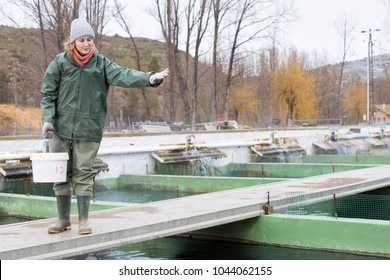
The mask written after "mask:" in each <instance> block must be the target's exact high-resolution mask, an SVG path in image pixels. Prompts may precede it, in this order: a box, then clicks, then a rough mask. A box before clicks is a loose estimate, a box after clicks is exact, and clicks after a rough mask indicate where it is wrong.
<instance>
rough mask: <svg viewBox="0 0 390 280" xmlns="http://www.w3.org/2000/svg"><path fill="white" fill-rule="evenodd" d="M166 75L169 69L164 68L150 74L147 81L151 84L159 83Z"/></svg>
mask: <svg viewBox="0 0 390 280" xmlns="http://www.w3.org/2000/svg"><path fill="white" fill-rule="evenodd" d="M168 76H169V69H168V68H166V69H164V70H163V71H161V72H157V73H155V74H153V75H151V76H150V78H149V83H150V84H151V85H158V84H161V83H162V81H163V80H164V78H166V77H168Z"/></svg>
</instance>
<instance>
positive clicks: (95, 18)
mask: <svg viewBox="0 0 390 280" xmlns="http://www.w3.org/2000/svg"><path fill="white" fill-rule="evenodd" d="M75 2H77V1H75ZM115 4H117V1H115ZM84 8H85V12H86V17H87V18H86V19H87V21H88V22H89V23H90V24H91V25H92V28H93V29H94V30H95V40H94V42H95V45H96V47H97V48H98V49H100V48H101V47H102V34H103V30H104V28H105V26H106V25H107V22H108V19H107V16H106V10H107V0H85V7H84Z"/></svg>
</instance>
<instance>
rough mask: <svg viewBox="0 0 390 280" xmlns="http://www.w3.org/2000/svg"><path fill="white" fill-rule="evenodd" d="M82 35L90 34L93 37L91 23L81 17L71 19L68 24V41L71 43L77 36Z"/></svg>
mask: <svg viewBox="0 0 390 280" xmlns="http://www.w3.org/2000/svg"><path fill="white" fill-rule="evenodd" d="M83 36H91V37H92V38H95V32H94V31H93V29H92V27H91V25H89V23H88V22H86V21H85V20H83V19H78V18H77V19H75V20H73V21H72V24H71V26H70V36H69V39H70V42H71V43H73V42H74V41H75V40H76V39H77V38H80V37H83Z"/></svg>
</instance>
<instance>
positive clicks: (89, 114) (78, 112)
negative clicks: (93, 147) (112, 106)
mask: <svg viewBox="0 0 390 280" xmlns="http://www.w3.org/2000/svg"><path fill="white" fill-rule="evenodd" d="M151 74H152V72H141V71H137V70H134V69H130V68H126V67H122V66H119V65H117V64H116V63H114V62H111V61H110V60H108V59H107V58H106V57H104V56H103V55H102V54H100V53H99V52H98V51H95V53H94V54H93V56H92V57H91V58H90V60H89V61H88V63H87V64H86V65H84V67H82V68H81V67H79V66H78V65H77V64H72V63H71V62H70V61H69V59H68V56H67V53H66V52H64V53H60V54H58V55H57V56H56V57H55V59H54V60H53V61H52V62H51V63H50V65H49V66H48V68H47V70H46V73H45V75H44V78H43V81H42V87H41V94H42V100H41V110H42V122H43V123H44V122H50V123H52V124H53V125H54V129H55V133H56V135H57V136H59V137H62V138H67V139H74V140H84V141H92V142H100V141H101V139H102V136H103V128H104V123H105V118H106V112H107V95H108V92H109V86H110V85H114V86H120V87H126V88H129V87H147V86H151V85H150V84H149V77H150V75H151Z"/></svg>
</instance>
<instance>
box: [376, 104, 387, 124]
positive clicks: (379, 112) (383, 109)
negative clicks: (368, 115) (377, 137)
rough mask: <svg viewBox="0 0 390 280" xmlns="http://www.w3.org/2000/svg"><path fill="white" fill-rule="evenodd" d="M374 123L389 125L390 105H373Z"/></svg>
mask: <svg viewBox="0 0 390 280" xmlns="http://www.w3.org/2000/svg"><path fill="white" fill-rule="evenodd" d="M373 122H374V123H390V104H382V105H375V112H374V117H373Z"/></svg>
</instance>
